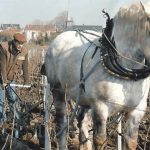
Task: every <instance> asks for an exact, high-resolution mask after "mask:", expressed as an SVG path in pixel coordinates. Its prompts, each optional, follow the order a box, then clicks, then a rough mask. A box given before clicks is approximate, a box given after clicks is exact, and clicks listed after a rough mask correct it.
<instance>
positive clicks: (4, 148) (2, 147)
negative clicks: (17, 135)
mask: <svg viewBox="0 0 150 150" xmlns="http://www.w3.org/2000/svg"><path fill="white" fill-rule="evenodd" d="M8 138H9V134H8V135H7V137H6V141H5V143H4V145H3V147H2V149H1V150H4V149H5V147H6V144H7V141H8Z"/></svg>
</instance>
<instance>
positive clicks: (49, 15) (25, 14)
mask: <svg viewBox="0 0 150 150" xmlns="http://www.w3.org/2000/svg"><path fill="white" fill-rule="evenodd" d="M135 1H137V0H0V24H4V23H17V24H20V25H21V26H22V27H23V26H25V25H26V24H30V23H32V22H33V21H35V20H41V21H43V22H47V21H51V20H52V19H54V18H55V17H56V16H57V15H58V14H59V13H61V12H63V11H68V12H69V16H70V17H72V18H73V20H74V22H75V24H76V25H83V24H84V25H102V26H103V25H104V22H105V18H104V17H103V14H102V10H103V9H106V10H107V12H108V13H109V14H110V16H111V17H113V16H114V15H115V13H116V12H117V11H118V9H119V7H120V6H122V5H125V4H130V3H132V2H135ZM145 1H148V0H141V2H145Z"/></svg>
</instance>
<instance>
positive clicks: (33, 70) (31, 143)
mask: <svg viewBox="0 0 150 150" xmlns="http://www.w3.org/2000/svg"><path fill="white" fill-rule="evenodd" d="M27 47H28V48H29V49H38V52H37V51H35V53H34V54H33V55H34V57H33V58H30V75H31V77H30V79H31V85H32V86H31V88H28V89H25V88H17V95H18V96H19V98H20V100H19V101H20V102H19V111H20V120H19V123H18V124H19V127H18V126H17V125H16V124H15V125H14V127H13V115H12V114H10V113H9V109H7V110H6V112H7V115H8V119H7V121H6V122H5V124H4V125H3V127H1V129H3V130H1V134H0V149H2V147H4V149H5V150H7V149H10V145H12V149H13V150H20V149H22V150H28V149H32V150H41V149H44V127H45V126H44V124H45V123H44V115H45V113H44V103H43V96H44V90H43V88H44V87H43V84H42V81H41V75H40V68H41V64H42V59H41V55H42V54H41V53H42V49H46V48H47V47H39V46H35V45H27ZM18 82H19V83H22V78H20V79H19V80H18ZM148 105H149V106H150V104H149V103H148ZM115 127H116V125H115V124H114V125H112V126H108V131H109V132H108V134H109V133H110V132H112V133H113V134H112V135H111V136H109V138H108V145H107V148H108V149H109V150H116V135H117V132H116V131H115ZM17 128H19V130H20V132H19V138H17V139H16V138H15V137H13V138H12V144H10V143H11V135H12V130H14V132H13V133H14V134H15V131H16V129H17ZM49 132H50V139H51V144H52V150H56V147H57V140H56V134H55V110H54V107H53V105H52V104H51V122H50V125H49ZM77 137H78V130H77V124H75V136H74V138H72V137H70V136H68V147H69V150H77V149H78V144H79V141H78V138H77ZM5 144H6V146H5ZM149 149H150V107H148V109H147V112H146V114H145V117H144V119H143V120H142V122H141V124H140V128H139V138H138V148H137V150H149Z"/></svg>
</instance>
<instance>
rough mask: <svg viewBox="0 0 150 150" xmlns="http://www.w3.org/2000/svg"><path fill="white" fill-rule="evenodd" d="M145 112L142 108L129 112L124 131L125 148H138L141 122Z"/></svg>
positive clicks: (126, 149) (131, 149) (128, 149)
mask: <svg viewBox="0 0 150 150" xmlns="http://www.w3.org/2000/svg"><path fill="white" fill-rule="evenodd" d="M144 114H145V113H144V112H143V111H140V110H138V109H137V110H136V109H135V110H133V111H132V112H130V113H129V114H128V117H127V119H126V121H125V122H126V124H125V129H124V131H123V135H124V140H123V149H124V150H136V147H137V138H138V130H139V124H140V122H141V120H142V118H143V116H144Z"/></svg>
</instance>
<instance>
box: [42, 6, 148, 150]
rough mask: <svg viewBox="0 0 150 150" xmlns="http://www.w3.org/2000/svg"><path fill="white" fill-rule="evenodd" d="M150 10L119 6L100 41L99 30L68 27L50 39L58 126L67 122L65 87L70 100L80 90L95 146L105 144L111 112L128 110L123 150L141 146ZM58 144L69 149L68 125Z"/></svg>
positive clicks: (49, 68)
mask: <svg viewBox="0 0 150 150" xmlns="http://www.w3.org/2000/svg"><path fill="white" fill-rule="evenodd" d="M148 10H150V5H149V4H148V3H147V4H144V5H142V4H141V3H134V4H132V5H131V6H126V7H123V8H120V10H119V11H118V13H117V14H116V16H115V17H114V18H113V20H110V19H109V18H108V22H107V27H106V29H105V30H104V32H103V35H102V38H101V40H100V42H99V37H97V36H94V34H96V35H98V34H99V33H96V32H94V31H93V32H92V33H91V34H88V33H86V32H77V31H67V32H64V33H62V34H60V35H59V36H57V37H56V39H55V40H54V41H53V42H52V43H51V45H50V47H49V49H48V51H47V54H46V58H45V69H46V76H47V79H48V82H49V84H50V87H51V91H52V93H53V97H54V103H55V108H56V120H57V131H60V130H61V128H63V126H64V125H65V123H66V108H65V100H64V99H65V98H64V97H65V91H66V92H67V93H66V95H67V96H68V97H69V98H70V99H76V97H77V95H78V91H80V100H79V104H80V105H81V106H83V107H89V108H91V109H92V114H93V115H92V116H93V130H94V131H93V145H94V148H95V149H96V150H98V149H100V148H101V146H102V145H103V143H104V141H105V140H106V138H107V135H106V124H107V119H108V117H110V116H112V115H114V114H116V113H118V112H122V111H123V112H125V113H126V114H127V116H128V117H126V121H125V123H126V128H125V129H124V131H123V135H124V138H123V139H124V142H123V145H122V147H123V150H135V149H136V147H137V137H138V128H139V123H140V122H141V120H142V118H143V116H144V114H145V110H146V107H147V97H148V92H149V88H150V84H149V77H148V75H149V73H150V67H148V66H149V65H150V14H149V12H148ZM111 27H112V29H111ZM96 47H97V51H95V48H96ZM85 51H86V53H85ZM94 51H95V54H94ZM83 55H84V58H83ZM92 55H93V57H92ZM91 57H92V59H91ZM99 60H100V61H99ZM145 62H146V63H145ZM81 66H82V67H81ZM66 87H67V90H65V89H66ZM79 87H80V88H79ZM84 89H85V91H84ZM58 143H59V149H60V150H65V149H66V131H65V130H64V131H62V134H61V135H60V136H59V137H58Z"/></svg>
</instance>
